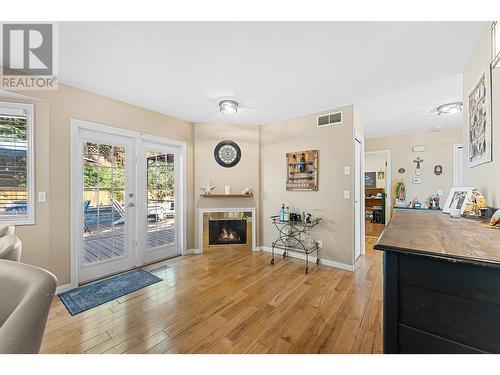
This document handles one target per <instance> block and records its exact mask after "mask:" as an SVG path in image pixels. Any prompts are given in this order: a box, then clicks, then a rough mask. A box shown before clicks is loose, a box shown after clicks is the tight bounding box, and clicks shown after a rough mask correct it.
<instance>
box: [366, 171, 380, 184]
mask: <svg viewBox="0 0 500 375" xmlns="http://www.w3.org/2000/svg"><path fill="white" fill-rule="evenodd" d="M376 187H377V172H365V188H376Z"/></svg>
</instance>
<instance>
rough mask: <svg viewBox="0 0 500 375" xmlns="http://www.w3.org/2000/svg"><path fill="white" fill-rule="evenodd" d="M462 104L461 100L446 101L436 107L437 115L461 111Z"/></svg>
mask: <svg viewBox="0 0 500 375" xmlns="http://www.w3.org/2000/svg"><path fill="white" fill-rule="evenodd" d="M463 107H464V105H463V103H462V102H453V103H446V104H443V105H440V106H439V107H437V113H438V115H449V114H452V113H458V112H462V109H463Z"/></svg>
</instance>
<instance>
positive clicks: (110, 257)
mask: <svg viewBox="0 0 500 375" xmlns="http://www.w3.org/2000/svg"><path fill="white" fill-rule="evenodd" d="M79 145H80V147H81V149H80V153H79V154H80V163H81V164H80V165H81V169H80V170H79V171H80V172H79V181H80V188H81V192H82V201H81V208H82V224H83V225H81V232H80V233H81V237H80V238H81V240H82V241H81V242H80V246H79V247H80V248H79V251H78V254H79V272H78V281H79V282H85V281H89V280H93V279H97V278H102V277H104V276H107V275H110V274H114V273H118V272H121V271H125V270H128V269H130V268H132V267H134V265H135V262H136V254H135V252H134V251H133V245H134V243H135V234H134V233H135V212H134V211H135V210H134V207H135V183H134V181H135V171H134V168H133V160H134V153H135V148H134V140H133V138H129V137H122V136H117V135H110V134H106V133H100V132H97V131H91V130H86V129H85V130H84V129H81V130H80V131H79Z"/></svg>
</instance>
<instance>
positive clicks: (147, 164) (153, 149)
mask: <svg viewBox="0 0 500 375" xmlns="http://www.w3.org/2000/svg"><path fill="white" fill-rule="evenodd" d="M177 151H178V150H177V148H175V147H169V146H166V145H164V144H161V143H153V142H145V141H143V142H140V143H139V147H138V153H139V158H138V171H139V179H138V181H140V186H139V190H138V193H139V194H140V198H139V200H140V201H141V206H140V210H139V218H138V229H139V234H140V248H141V249H144V251H143V263H151V262H154V261H157V260H160V259H165V258H169V257H172V256H175V255H178V254H180V251H179V246H178V241H177V238H178V230H177V222H178V210H177V207H178V203H179V200H178V197H177V196H178V194H176V192H177V191H178V152H177Z"/></svg>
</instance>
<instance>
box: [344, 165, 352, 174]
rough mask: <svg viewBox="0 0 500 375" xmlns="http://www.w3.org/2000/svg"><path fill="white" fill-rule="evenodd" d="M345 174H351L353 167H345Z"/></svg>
mask: <svg viewBox="0 0 500 375" xmlns="http://www.w3.org/2000/svg"><path fill="white" fill-rule="evenodd" d="M344 174H345V175H346V176H348V175H350V174H351V167H344Z"/></svg>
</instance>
